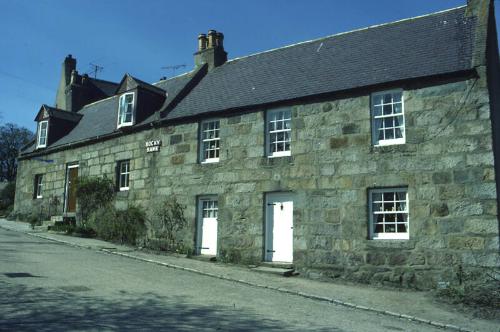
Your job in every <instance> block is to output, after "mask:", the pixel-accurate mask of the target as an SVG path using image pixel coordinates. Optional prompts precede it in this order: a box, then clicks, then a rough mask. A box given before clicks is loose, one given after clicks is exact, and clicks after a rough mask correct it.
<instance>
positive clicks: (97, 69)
mask: <svg viewBox="0 0 500 332" xmlns="http://www.w3.org/2000/svg"><path fill="white" fill-rule="evenodd" d="M89 65H90V66H91V67H92V71H91V72H90V73H89V74H90V75H92V74H94V78H97V73H98V72H101V71H103V70H104V67H103V66H99V65H96V64H94V63H92V62H91V63H89Z"/></svg>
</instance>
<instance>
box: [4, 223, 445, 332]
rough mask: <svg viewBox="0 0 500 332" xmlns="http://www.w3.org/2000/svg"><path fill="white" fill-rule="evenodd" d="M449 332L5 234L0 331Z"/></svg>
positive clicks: (13, 234)
mask: <svg viewBox="0 0 500 332" xmlns="http://www.w3.org/2000/svg"><path fill="white" fill-rule="evenodd" d="M149 330H156V331H282V330H284V331H360V332H362V331H370V332H373V331H434V330H435V331H442V330H441V329H434V328H433V327H432V326H429V325H422V324H418V323H414V322H410V321H406V320H403V319H397V318H391V317H387V316H383V315H378V314H374V313H370V312H365V311H360V310H354V309H350V308H346V307H342V306H336V305H333V304H328V303H322V302H318V301H314V300H309V299H305V298H302V297H298V296H293V295H290V294H283V293H279V292H276V291H272V290H266V289H260V288H254V287H250V286H245V285H241V284H237V283H233V282H228V281H224V280H219V279H215V278H211V277H206V276H202V275H198V274H194V273H189V272H184V271H179V270H174V269H169V268H166V267H161V266H158V265H154V264H149V263H145V262H140V261H136V260H132V259H128V258H124V257H118V256H114V255H110V254H105V253H102V252H97V251H92V250H86V249H80V248H74V247H70V246H66V245H62V244H58V243H54V242H51V241H46V240H43V239H39V238H35V237H31V236H29V235H26V234H22V233H17V232H14V231H7V230H4V229H0V331H149Z"/></svg>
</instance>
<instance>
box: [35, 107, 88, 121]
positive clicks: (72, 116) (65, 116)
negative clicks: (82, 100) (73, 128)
mask: <svg viewBox="0 0 500 332" xmlns="http://www.w3.org/2000/svg"><path fill="white" fill-rule="evenodd" d="M47 118H56V119H61V120H66V121H70V122H75V123H77V122H78V121H80V119H81V118H82V115H81V114H79V113H74V112H69V111H65V110H61V109H58V108H55V107H51V106H48V105H45V104H43V105H42V106H41V107H40V110H39V111H38V113H37V115H36V117H35V121H37V122H39V121H41V120H44V119H47Z"/></svg>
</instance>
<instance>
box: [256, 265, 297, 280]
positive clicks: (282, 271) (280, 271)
mask: <svg viewBox="0 0 500 332" xmlns="http://www.w3.org/2000/svg"><path fill="white" fill-rule="evenodd" d="M251 270H252V271H255V272H262V273H269V274H275V275H280V276H284V277H291V276H296V275H298V273H297V272H295V269H294V268H291V269H286V268H280V267H269V266H259V267H255V268H253V269H251Z"/></svg>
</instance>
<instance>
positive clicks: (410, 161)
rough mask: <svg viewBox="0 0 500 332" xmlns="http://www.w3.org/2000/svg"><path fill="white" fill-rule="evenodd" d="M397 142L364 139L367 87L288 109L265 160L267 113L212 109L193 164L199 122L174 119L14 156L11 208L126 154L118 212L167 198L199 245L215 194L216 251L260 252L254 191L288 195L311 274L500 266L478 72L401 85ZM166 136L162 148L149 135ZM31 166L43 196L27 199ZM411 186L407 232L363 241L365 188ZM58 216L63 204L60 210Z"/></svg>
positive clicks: (259, 205)
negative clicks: (284, 153)
mask: <svg viewBox="0 0 500 332" xmlns="http://www.w3.org/2000/svg"><path fill="white" fill-rule="evenodd" d="M403 96H404V103H405V104H404V107H405V119H406V141H407V142H406V144H403V145H393V146H385V147H374V146H372V143H371V121H370V91H367V92H366V93H360V94H357V95H352V96H349V97H343V98H338V99H330V100H323V101H321V102H314V103H305V104H295V105H292V106H291V109H292V148H291V151H292V153H291V154H292V155H291V156H290V157H283V158H272V159H269V158H267V157H266V156H265V148H264V144H265V135H264V133H265V129H264V119H265V110H264V109H263V110H258V111H253V112H247V113H245V112H242V113H239V114H237V115H234V116H229V117H222V118H220V128H221V129H220V136H221V153H220V162H218V163H210V164H200V163H199V162H198V123H187V124H186V123H184V124H176V125H171V126H167V127H162V128H155V129H150V130H147V131H142V132H137V133H133V134H129V135H124V136H121V137H119V138H115V139H110V140H107V141H102V142H99V143H95V144H92V145H88V146H84V147H79V148H74V149H69V150H63V151H60V152H55V153H50V154H47V155H45V156H41V157H37V158H31V159H29V158H28V159H23V160H21V161H20V163H19V171H18V181H17V191H16V201H15V210H16V211H18V212H24V213H26V212H29V211H33V210H36V211H38V210H40V209H42V210H43V209H46V206H47V205H48V203H47V201H48V199H49V198H50V197H51V196H58V197H60V198H62V197H63V195H64V182H65V181H64V178H65V168H66V165H67V163H70V162H78V163H79V164H80V169H79V170H80V175H90V176H103V175H106V176H108V177H110V178H113V179H114V178H115V167H116V163H117V161H119V160H124V159H130V166H131V174H130V179H131V180H130V190H129V191H126V192H118V194H117V199H116V206H117V207H119V208H120V207H125V206H126V205H127V204H129V203H131V202H134V203H135V204H140V205H142V206H143V207H144V208H146V210H150V209H151V208H152V206H153V205H155V204H156V203H157V202H159V201H160V200H162V199H164V198H166V197H168V196H170V195H176V196H177V198H178V200H179V201H180V202H181V203H182V204H184V205H186V207H187V208H186V216H187V219H188V220H189V232H188V234H189V235H187V236H186V238H185V239H183V240H184V241H185V243H187V244H191V245H192V246H193V247H194V246H195V243H194V241H195V231H196V200H197V197H198V196H199V195H207V194H211V195H217V197H218V201H219V218H218V219H219V230H218V252H219V256H220V257H221V258H224V259H226V260H233V261H237V262H240V263H255V262H260V261H262V259H263V251H264V250H263V246H264V200H265V194H266V193H269V192H279V191H287V192H292V193H293V195H294V212H293V213H294V264H295V266H296V267H297V268H298V269H299V271H301V272H302V273H303V274H306V275H308V276H310V277H321V278H330V277H332V278H335V277H344V278H348V279H351V280H356V281H361V282H381V283H391V284H397V285H403V286H410V287H419V288H432V287H435V286H436V283H437V282H440V281H446V282H451V283H456V282H458V279H457V271H459V270H461V269H464V268H467V267H486V268H487V267H495V266H498V265H499V261H498V250H499V242H498V239H499V236H498V218H497V202H496V198H497V197H496V184H495V171H494V158H493V151H492V127H491V121H490V108H489V99H488V94H487V89H486V87H485V82H484V80H481V79H479V80H476V79H470V80H466V81H458V82H448V83H443V84H440V85H432V86H431V85H430V86H405V89H404V94H403ZM157 139H161V140H162V146H161V149H160V151H159V152H154V153H147V152H146V148H145V146H144V145H145V142H146V141H148V140H157ZM36 174H44V187H43V198H42V199H33V181H34V176H35V175H36ZM384 187H407V188H408V196H409V220H410V221H409V223H410V226H409V228H410V239H409V240H370V239H369V237H368V220H369V215H368V190H369V189H370V188H384ZM59 213H61V211H59Z"/></svg>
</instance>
